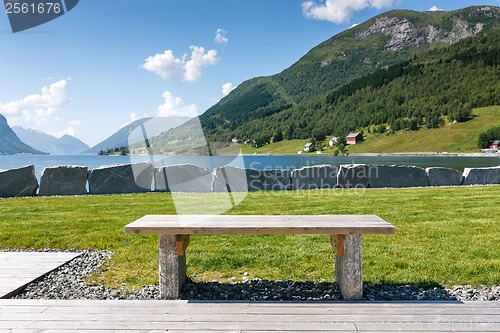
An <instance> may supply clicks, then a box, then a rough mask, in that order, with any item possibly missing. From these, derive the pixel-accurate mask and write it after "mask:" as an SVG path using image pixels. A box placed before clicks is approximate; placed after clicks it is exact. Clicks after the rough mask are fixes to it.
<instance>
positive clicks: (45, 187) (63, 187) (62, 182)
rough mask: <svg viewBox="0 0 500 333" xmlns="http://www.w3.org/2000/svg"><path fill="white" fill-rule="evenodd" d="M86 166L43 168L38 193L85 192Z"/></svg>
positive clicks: (71, 193)
mask: <svg viewBox="0 0 500 333" xmlns="http://www.w3.org/2000/svg"><path fill="white" fill-rule="evenodd" d="M87 174H88V168H87V167H86V166H56V167H50V168H45V169H43V171H42V176H41V178H40V190H39V191H38V195H84V194H87Z"/></svg>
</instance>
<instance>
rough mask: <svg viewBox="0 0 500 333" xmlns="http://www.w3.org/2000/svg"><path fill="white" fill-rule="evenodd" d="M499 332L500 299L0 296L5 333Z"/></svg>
mask: <svg viewBox="0 0 500 333" xmlns="http://www.w3.org/2000/svg"><path fill="white" fill-rule="evenodd" d="M167 330H168V332H169V333H171V332H178V333H183V332H193V333H207V332H212V333H213V332H220V333H232V332H238V333H243V332H245V333H273V332H274V333H276V332H282V333H292V332H294V333H301V332H303V333H305V332H330V333H333V332H336V333H339V332H345V333H346V332H370V333H377V332H378V333H381V332H398V331H399V332H401V331H403V332H452V331H453V332H497V333H498V332H500V302H463V303H462V302H420V303H419V302H408V303H405V302H394V303H383V302H359V303H344V302H335V303H334V302H331V303H329V302H318V303H313V302H298V303H294V302H276V303H273V302H195V301H125V300H111V301H90V300H14V299H2V300H0V331H9V332H14V333H31V332H45V333H60V332H77V331H78V332H85V333H90V332H94V333H104V332H128V333H134V332H151V333H156V332H165V331H167Z"/></svg>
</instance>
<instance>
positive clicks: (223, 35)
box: [214, 28, 229, 45]
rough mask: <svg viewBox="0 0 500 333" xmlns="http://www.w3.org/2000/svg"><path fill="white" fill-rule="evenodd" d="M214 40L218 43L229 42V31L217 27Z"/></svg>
mask: <svg viewBox="0 0 500 333" xmlns="http://www.w3.org/2000/svg"><path fill="white" fill-rule="evenodd" d="M214 40H215V42H216V43H217V44H224V45H225V44H227V43H228V42H229V39H228V38H227V31H226V30H224V29H221V28H219V29H217V31H216V32H215V39H214Z"/></svg>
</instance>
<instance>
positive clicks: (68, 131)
mask: <svg viewBox="0 0 500 333" xmlns="http://www.w3.org/2000/svg"><path fill="white" fill-rule="evenodd" d="M50 135H52V136H55V137H56V138H61V137H62V136H64V135H71V136H75V135H76V130H75V129H74V128H73V127H71V126H70V127H68V128H66V129H65V130H64V131H61V132H57V133H50Z"/></svg>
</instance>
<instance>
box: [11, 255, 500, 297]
mask: <svg viewBox="0 0 500 333" xmlns="http://www.w3.org/2000/svg"><path fill="white" fill-rule="evenodd" d="M2 251H20V250H2ZM23 251H25V250H23ZM42 251H43V252H50V251H54V250H53V249H43V250H42ZM75 251H76V250H66V251H64V252H75ZM111 255H112V254H111V253H110V252H108V251H96V250H88V251H84V252H83V253H82V254H81V255H80V256H78V257H77V258H75V259H73V260H72V261H70V262H68V263H67V264H65V265H63V266H61V267H59V268H58V269H56V270H55V271H53V272H52V273H50V274H48V275H47V276H45V277H44V278H42V279H40V280H39V281H36V282H33V283H30V284H29V285H27V286H26V287H25V288H24V289H23V290H21V292H20V293H19V294H18V295H17V296H15V297H14V298H24V299H92V300H106V299H141V300H154V299H160V297H159V296H160V293H159V289H158V285H146V286H144V287H142V288H141V289H140V290H139V291H138V292H135V293H132V294H131V293H127V291H126V289H125V288H121V289H110V288H106V287H104V286H100V285H88V284H87V283H86V282H85V277H86V276H88V275H89V274H92V273H94V272H98V271H99V267H100V266H101V265H102V264H103V263H104V262H105V261H106V260H107V259H109V258H110V257H111ZM181 299H186V300H246V301H248V300H250V301H339V300H342V295H341V293H340V289H339V286H338V284H337V283H330V282H297V281H269V280H262V279H253V280H248V281H246V282H240V283H220V282H217V281H214V282H203V283H201V282H196V283H195V282H188V283H186V284H185V285H184V287H183V288H182V290H181ZM363 300H367V301H457V300H458V301H500V286H484V287H479V288H474V287H472V286H454V287H452V288H450V289H445V288H437V287H434V288H422V287H419V286H416V285H405V286H393V285H366V284H365V285H364V286H363Z"/></svg>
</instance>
